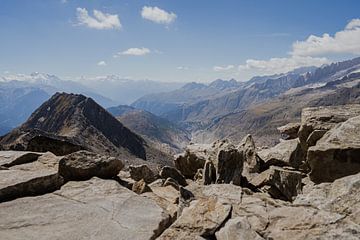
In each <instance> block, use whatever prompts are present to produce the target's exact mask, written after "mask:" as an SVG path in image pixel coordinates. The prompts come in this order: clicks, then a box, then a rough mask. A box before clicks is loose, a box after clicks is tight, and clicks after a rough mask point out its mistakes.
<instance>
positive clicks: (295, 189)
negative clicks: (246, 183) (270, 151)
mask: <svg viewBox="0 0 360 240" xmlns="http://www.w3.org/2000/svg"><path fill="white" fill-rule="evenodd" d="M301 179H302V173H300V172H298V171H292V170H287V169H283V168H280V167H275V166H271V167H270V168H269V169H268V170H266V171H264V172H262V173H260V174H259V175H257V176H256V177H254V178H253V179H251V180H250V183H251V184H252V185H254V186H255V187H257V188H262V187H265V190H266V191H267V192H269V194H270V195H271V196H272V197H274V198H279V199H284V200H288V201H292V200H293V198H294V197H295V196H297V195H298V194H299V193H301V189H302V185H301Z"/></svg>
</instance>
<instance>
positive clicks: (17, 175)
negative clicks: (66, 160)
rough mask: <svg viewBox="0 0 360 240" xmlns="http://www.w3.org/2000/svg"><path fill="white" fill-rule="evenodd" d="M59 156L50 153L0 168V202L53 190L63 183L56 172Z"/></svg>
mask: <svg viewBox="0 0 360 240" xmlns="http://www.w3.org/2000/svg"><path fill="white" fill-rule="evenodd" d="M58 162H59V158H57V157H56V156H55V155H53V154H51V153H46V154H44V155H43V156H41V157H39V158H38V160H37V161H34V162H31V163H26V164H21V165H15V166H13V167H10V168H8V169H7V170H0V202H3V201H9V200H12V199H16V198H20V197H25V196H33V195H40V194H44V193H48V192H52V191H55V190H57V189H59V188H60V187H61V185H62V184H63V183H64V180H63V178H62V177H61V176H60V175H59V174H58V167H57V166H58Z"/></svg>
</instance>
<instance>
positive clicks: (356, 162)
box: [307, 116, 360, 183]
mask: <svg viewBox="0 0 360 240" xmlns="http://www.w3.org/2000/svg"><path fill="white" fill-rule="evenodd" d="M359 133H360V116H358V117H354V118H350V119H348V120H347V121H345V122H343V123H340V124H338V125H336V126H335V127H334V128H333V129H331V130H329V131H328V132H327V133H326V134H325V135H324V136H323V137H322V138H321V139H320V140H319V141H318V142H317V143H316V145H315V146H312V147H310V148H309V150H308V156H307V162H308V164H309V166H310V168H311V172H310V178H311V180H312V181H314V182H316V183H319V182H329V181H334V180H335V179H337V178H340V177H344V176H347V175H352V174H355V173H358V172H360V134H359Z"/></svg>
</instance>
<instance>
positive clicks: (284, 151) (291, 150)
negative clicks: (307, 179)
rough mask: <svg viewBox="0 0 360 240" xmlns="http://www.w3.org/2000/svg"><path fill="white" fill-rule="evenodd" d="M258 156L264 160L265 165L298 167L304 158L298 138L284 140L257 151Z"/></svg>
mask: <svg viewBox="0 0 360 240" xmlns="http://www.w3.org/2000/svg"><path fill="white" fill-rule="evenodd" d="M258 155H259V157H260V158H261V159H262V160H263V161H264V162H265V163H264V165H265V167H266V168H267V167H269V166H271V165H274V166H291V167H293V168H296V169H298V168H299V167H300V166H301V164H302V162H303V159H304V156H303V151H302V149H301V146H300V142H299V140H298V139H292V140H284V141H281V142H280V143H279V144H277V145H276V146H275V147H272V148H269V149H264V150H261V151H259V152H258Z"/></svg>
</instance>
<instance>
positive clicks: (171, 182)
mask: <svg viewBox="0 0 360 240" xmlns="http://www.w3.org/2000/svg"><path fill="white" fill-rule="evenodd" d="M166 186H172V187H173V188H175V189H176V190H179V184H178V182H177V181H175V180H174V179H172V178H167V179H166V180H165V182H164V184H163V187H166Z"/></svg>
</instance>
